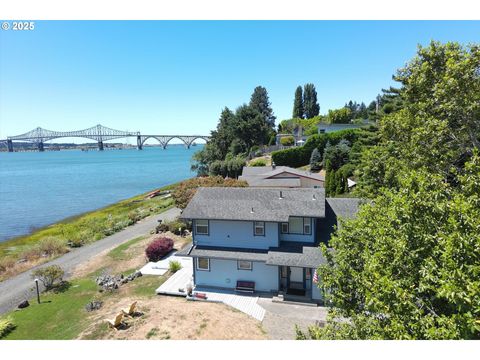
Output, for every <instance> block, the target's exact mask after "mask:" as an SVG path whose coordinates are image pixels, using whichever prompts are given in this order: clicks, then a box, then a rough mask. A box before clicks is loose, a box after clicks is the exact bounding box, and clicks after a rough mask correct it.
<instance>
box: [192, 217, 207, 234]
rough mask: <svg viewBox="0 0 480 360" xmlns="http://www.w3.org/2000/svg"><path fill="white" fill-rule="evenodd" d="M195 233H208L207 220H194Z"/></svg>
mask: <svg viewBox="0 0 480 360" xmlns="http://www.w3.org/2000/svg"><path fill="white" fill-rule="evenodd" d="M195 233H196V234H197V235H208V220H195Z"/></svg>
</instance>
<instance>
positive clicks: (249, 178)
mask: <svg viewBox="0 0 480 360" xmlns="http://www.w3.org/2000/svg"><path fill="white" fill-rule="evenodd" d="M284 173H287V174H286V175H287V177H284V178H283V177H278V178H277V176H278V175H281V174H284ZM300 177H304V178H309V179H313V180H317V181H321V182H324V181H325V178H324V177H323V176H322V175H320V174H316V173H310V172H307V171H304V170H298V169H294V168H291V167H288V166H277V167H276V168H275V169H274V168H272V167H271V166H244V167H243V170H242V175H241V176H240V177H239V180H244V181H246V182H248V185H249V186H263V187H271V186H280V187H300V179H299V178H300ZM288 180H290V181H288ZM294 180H296V181H294Z"/></svg>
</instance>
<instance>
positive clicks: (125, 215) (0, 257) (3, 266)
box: [0, 178, 189, 282]
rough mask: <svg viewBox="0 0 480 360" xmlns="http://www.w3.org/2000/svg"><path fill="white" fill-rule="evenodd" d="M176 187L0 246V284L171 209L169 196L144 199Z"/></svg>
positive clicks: (84, 215)
mask: <svg viewBox="0 0 480 360" xmlns="http://www.w3.org/2000/svg"><path fill="white" fill-rule="evenodd" d="M188 179H189V178H187V179H184V180H182V181H185V180H188ZM179 183H181V181H180V182H176V183H173V184H169V185H166V186H163V187H161V188H156V189H153V190H150V191H148V192H145V193H142V194H139V195H136V196H133V197H130V198H127V199H124V200H120V201H117V202H115V203H113V204H110V205H107V206H104V207H102V208H99V209H95V210H92V211H88V212H85V213H81V214H78V215H75V216H70V217H67V218H65V219H62V220H61V221H58V222H55V223H53V224H50V225H46V226H44V227H42V228H40V229H37V230H35V231H33V232H32V233H30V234H28V235H23V236H19V237H15V238H11V239H9V240H6V241H3V242H1V243H0V282H3V281H5V280H6V279H9V278H11V277H13V276H15V275H17V274H19V273H23V272H25V271H28V270H29V269H31V268H32V267H35V266H37V265H40V264H43V263H45V262H48V261H51V260H53V259H55V258H58V257H59V256H62V255H64V254H65V253H68V252H70V251H71V250H72V249H75V248H81V247H83V246H85V245H88V244H92V243H95V242H97V241H99V240H102V239H104V238H106V237H109V236H111V235H114V234H116V233H119V232H121V231H123V230H125V229H127V228H130V227H131V226H133V225H135V224H137V223H138V222H139V221H141V220H143V219H145V218H148V217H150V216H155V215H158V214H161V213H163V212H165V211H167V210H169V209H171V208H173V207H174V200H173V198H172V196H155V197H152V198H147V195H148V194H150V193H152V192H154V191H165V190H173V189H174V188H175V187H176V186H177V185H178V184H179ZM52 243H53V247H52Z"/></svg>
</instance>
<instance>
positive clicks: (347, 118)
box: [326, 107, 353, 124]
mask: <svg viewBox="0 0 480 360" xmlns="http://www.w3.org/2000/svg"><path fill="white" fill-rule="evenodd" d="M352 119H353V113H352V110H350V108H348V107H344V108H341V109H336V110H328V114H327V116H326V122H327V123H329V124H348V123H350V122H351V121H352Z"/></svg>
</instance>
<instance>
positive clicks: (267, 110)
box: [249, 86, 276, 140]
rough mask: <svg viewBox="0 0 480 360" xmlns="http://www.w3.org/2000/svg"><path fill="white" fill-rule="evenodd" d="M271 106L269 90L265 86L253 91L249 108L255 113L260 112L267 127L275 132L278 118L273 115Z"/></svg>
mask: <svg viewBox="0 0 480 360" xmlns="http://www.w3.org/2000/svg"><path fill="white" fill-rule="evenodd" d="M270 105H271V104H270V100H269V99H268V92H267V89H265V88H264V87H263V86H257V87H256V88H255V89H254V90H253V94H252V97H251V98H250V104H249V106H250V107H251V108H252V109H254V110H255V111H257V112H259V113H260V114H261V115H262V116H263V118H264V121H265V123H266V124H267V126H268V127H269V128H270V129H271V130H272V131H274V130H275V119H276V117H275V116H274V115H273V110H272V108H271V106H270ZM267 140H268V139H267Z"/></svg>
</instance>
